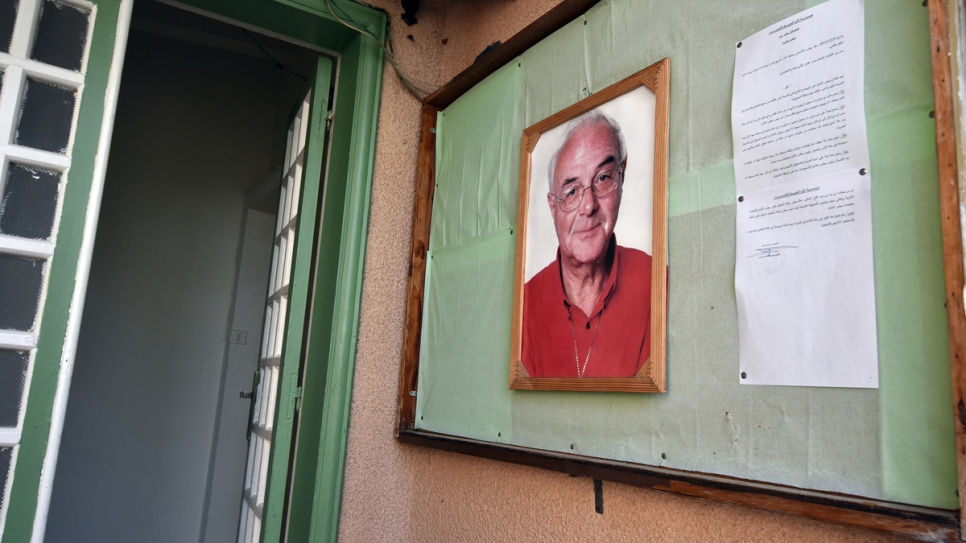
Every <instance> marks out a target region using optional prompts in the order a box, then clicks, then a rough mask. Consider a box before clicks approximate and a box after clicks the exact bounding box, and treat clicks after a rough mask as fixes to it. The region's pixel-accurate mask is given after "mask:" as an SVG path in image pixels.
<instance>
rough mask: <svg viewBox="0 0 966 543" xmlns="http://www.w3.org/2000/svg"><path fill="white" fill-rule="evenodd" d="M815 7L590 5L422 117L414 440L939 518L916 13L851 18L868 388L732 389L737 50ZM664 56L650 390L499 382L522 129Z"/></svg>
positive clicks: (931, 268)
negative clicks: (660, 322)
mask: <svg viewBox="0 0 966 543" xmlns="http://www.w3.org/2000/svg"><path fill="white" fill-rule="evenodd" d="M819 3H821V2H818V1H804V0H797V1H781V2H774V1H771V0H755V1H751V0H748V1H741V2H706V1H698V0H682V1H680V2H672V3H669V2H643V3H642V2H639V1H635V0H603V1H601V2H599V3H597V4H596V5H594V6H593V7H591V8H590V9H589V10H587V11H586V13H583V14H582V15H580V16H578V17H577V18H576V19H574V20H572V21H571V22H569V23H568V24H566V25H564V26H563V27H562V28H560V29H559V30H557V31H556V32H554V33H552V34H550V35H549V36H548V37H546V38H544V39H543V40H542V41H540V42H539V43H536V44H535V45H533V46H532V47H530V48H529V49H527V50H526V51H525V52H523V53H522V54H520V55H519V56H517V57H516V58H514V59H513V60H511V61H510V62H508V63H506V64H505V65H503V66H502V67H501V68H499V69H498V70H496V71H495V72H494V73H492V74H491V75H489V76H488V77H486V78H485V79H483V80H482V81H481V82H479V83H478V84H476V85H475V86H473V87H472V89H470V90H469V91H468V92H465V93H463V94H462V95H461V96H460V97H459V98H458V99H456V100H455V101H454V102H452V103H451V104H449V105H448V106H447V107H445V108H443V109H441V110H439V111H436V110H435V109H432V108H429V109H427V110H426V111H425V112H424V114H425V115H433V116H434V117H435V118H434V119H433V120H434V121H435V132H434V138H435V141H434V149H433V151H434V154H435V160H434V162H433V163H432V164H430V165H426V167H427V168H429V169H430V170H431V171H432V172H434V175H435V179H434V180H433V181H431V183H432V187H431V189H432V190H431V191H430V193H431V194H432V197H431V200H432V201H431V202H429V204H431V216H425V217H417V218H416V220H417V222H418V221H419V220H424V221H428V229H429V238H428V246H427V247H425V253H422V255H423V257H424V258H425V282H424V283H423V284H422V286H421V288H422V305H421V307H420V308H419V310H418V311H417V313H420V315H417V316H418V317H419V318H418V319H416V320H415V322H416V324H417V325H418V328H417V330H418V331H419V334H418V345H417V346H416V349H415V352H417V353H418V360H416V361H414V362H415V363H416V365H415V366H414V370H413V371H414V374H413V375H412V376H411V379H410V380H411V381H414V382H415V386H414V387H412V386H411V385H410V384H408V383H406V382H404V383H403V385H401V386H406V387H407V388H412V390H410V391H408V394H409V396H411V397H412V399H413V400H414V401H415V406H414V416H413V417H412V422H411V428H409V430H411V431H412V432H411V433H412V434H413V435H415V434H419V433H422V434H425V435H434V436H450V437H453V438H460V439H463V440H464V441H465V442H466V443H483V444H489V445H495V446H497V447H500V446H504V450H507V451H517V452H519V451H541V452H542V453H545V454H548V455H550V456H553V457H555V458H556V457H559V458H581V459H583V458H587V459H595V460H599V461H601V462H615V463H618V464H619V465H621V466H637V465H640V466H646V467H649V468H652V469H651V471H650V472H648V473H651V474H663V473H677V472H679V473H695V472H696V473H702V474H710V475H713V476H720V477H725V478H735V479H736V480H748V481H756V482H761V483H765V484H770V485H776V486H777V487H790V488H795V489H801V490H802V491H804V492H805V493H806V494H807V493H809V492H817V493H819V494H817V495H819V496H820V497H821V496H826V495H832V494H841V495H847V496H852V497H856V498H857V499H858V500H861V499H866V500H875V501H880V502H882V503H884V504H890V503H894V504H897V506H898V507H899V508H900V509H902V507H905V506H908V507H906V509H903V510H906V511H920V513H921V515H920V516H921V518H927V519H929V518H932V522H940V523H942V522H946V523H947V524H948V523H949V522H955V511H956V510H958V509H959V498H958V497H957V456H956V443H955V431H954V418H953V410H952V409H951V406H952V405H953V398H952V394H953V393H952V386H951V377H950V346H949V345H950V344H949V335H948V332H947V324H948V323H947V310H946V307H945V302H946V283H945V280H944V261H943V240H942V228H941V223H940V191H939V182H938V176H939V166H938V164H937V148H936V141H937V140H936V121H935V120H934V118H933V117H931V112H933V111H934V109H935V107H936V106H935V105H934V99H933V96H934V94H933V72H932V66H931V57H930V49H931V46H930V15H929V11H930V10H929V9H927V8H926V7H924V6H923V4H921V3H920V2H918V1H916V2H912V1H909V0H882V1H879V0H876V1H867V2H866V4H865V104H866V119H867V132H868V142H869V152H870V156H871V170H872V172H873V173H874V176H873V188H872V216H873V232H874V273H875V289H876V296H875V301H876V319H877V328H878V349H879V378H880V387H879V388H878V389H834V388H804V387H777V386H748V385H741V384H739V377H738V369H737V368H738V326H737V314H736V306H735V288H734V281H735V276H734V263H735V213H736V205H737V201H736V194H735V180H734V167H733V162H732V151H733V146H732V141H731V124H730V123H731V118H730V107H731V85H732V76H733V69H734V59H735V44H736V43H737V42H738V41H740V40H742V39H744V38H746V37H748V36H750V35H751V34H753V33H755V32H757V31H758V30H761V29H763V28H765V27H767V26H769V25H771V24H773V23H775V22H777V21H779V20H781V19H784V18H786V17H789V16H791V15H794V14H795V13H797V12H799V11H802V10H804V9H807V8H809V7H812V6H814V5H817V4H819ZM723 21H725V22H727V23H726V24H722V22H723ZM664 57H668V58H669V59H670V62H671V85H670V86H671V99H670V107H671V114H670V138H669V141H670V143H669V147H670V151H669V181H668V186H669V198H668V206H669V222H668V238H669V242H668V247H669V248H668V268H669V308H668V338H669V339H668V347H667V388H668V392H667V393H666V394H627V393H624V394H621V393H586V392H545V391H539V392H534V391H512V390H509V389H508V387H507V381H508V365H507V359H508V358H507V357H508V353H509V350H510V336H511V315H512V302H513V276H514V275H513V274H514V259H515V250H516V239H515V236H516V234H515V232H514V229H515V225H516V222H517V195H518V182H519V173H518V172H519V164H520V135H521V133H522V131H523V129H524V128H526V127H527V126H530V125H532V124H534V123H535V122H537V121H539V120H541V119H544V118H546V117H548V116H550V115H551V114H553V113H555V112H557V111H559V110H561V109H563V108H565V107H567V106H570V105H571V104H573V103H575V102H577V101H579V100H581V99H583V98H585V97H587V96H588V95H590V94H591V93H595V92H597V91H599V90H601V89H603V88H605V87H607V86H608V85H611V84H613V83H614V82H616V81H619V80H621V79H622V78H624V77H626V76H628V75H630V74H632V73H634V72H637V71H638V70H640V69H642V68H644V67H646V66H648V65H650V64H652V63H654V62H656V61H658V60H660V59H662V58H664ZM418 204H419V202H418V200H417V209H418V208H419V205H418ZM957 220H958V219H957ZM414 258H416V257H414ZM409 328H410V326H409V324H408V323H407V333H409ZM404 373H405V368H404ZM404 381H406V379H405V377H404ZM406 401H411V400H406ZM404 429H405V428H404ZM661 470H668V471H667V472H664V471H661ZM817 499H818V501H821V499H824V498H821V499H819V498H817ZM839 505H841V504H839ZM916 508H922V509H916ZM943 511H947V512H949V514H947V515H944V514H943V513H942V512H943ZM929 515H933V517H935V518H933V517H930V516H929ZM907 516H908V515H907ZM912 517H915V514H912ZM910 518H911V517H910ZM917 518H918V517H917ZM950 519H952V521H951V520H950ZM859 524H861V523H859Z"/></svg>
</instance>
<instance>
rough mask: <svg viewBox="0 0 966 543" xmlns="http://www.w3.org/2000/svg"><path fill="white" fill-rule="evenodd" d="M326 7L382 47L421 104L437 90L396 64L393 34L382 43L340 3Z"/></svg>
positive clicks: (408, 88)
mask: <svg viewBox="0 0 966 543" xmlns="http://www.w3.org/2000/svg"><path fill="white" fill-rule="evenodd" d="M325 6H326V8H328V10H329V13H331V14H332V16H333V17H335V19H336V20H337V21H338V22H339V23H341V24H342V25H343V26H345V27H348V28H351V29H352V30H355V31H356V32H361V33H362V34H363V35H364V36H366V37H367V38H369V39H370V40H372V41H374V42H376V43H377V44H378V45H379V46H380V47H382V49H383V51H385V53H386V62H388V63H389V65H390V66H392V69H393V70H394V71H395V72H396V75H397V76H399V80H400V81H401V82H402V84H403V86H404V87H406V90H408V91H409V92H410V94H412V95H413V96H415V97H416V98H417V99H418V100H419V101H420V102H422V101H423V99H425V98H426V97H427V96H429V95H430V94H432V93H433V91H435V90H436V86H435V85H433V84H431V83H427V82H425V81H420V80H418V79H416V78H414V77H411V76H409V75H406V74H405V73H404V72H403V70H402V68H400V67H399V64H398V63H397V62H396V55H395V52H394V51H393V47H392V32H389V31H387V32H386V43H382V41H380V40H379V38H377V37H376V35H375V34H373V33H372V32H371V31H370V30H369V29H368V28H366V27H365V26H364V25H360V24H358V23H356V21H355V20H353V19H352V16H351V15H349V14H348V13H346V11H345V10H344V9H342V7H341V6H339V4H338V3H336V2H334V1H333V0H325ZM333 6H335V8H336V9H338V10H339V11H340V12H341V13H342V16H339V15H338V14H337V13H336V12H335V9H333ZM390 30H391V29H390Z"/></svg>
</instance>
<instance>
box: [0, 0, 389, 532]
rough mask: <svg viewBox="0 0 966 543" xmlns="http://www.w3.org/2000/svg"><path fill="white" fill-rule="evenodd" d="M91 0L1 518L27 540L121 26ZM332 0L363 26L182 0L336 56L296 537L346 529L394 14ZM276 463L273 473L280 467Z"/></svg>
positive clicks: (299, 6)
mask: <svg viewBox="0 0 966 543" xmlns="http://www.w3.org/2000/svg"><path fill="white" fill-rule="evenodd" d="M93 1H94V3H95V4H96V5H97V10H98V11H97V17H96V20H95V24H94V29H93V33H92V35H91V52H90V57H89V60H88V70H87V78H86V81H85V90H84V96H83V98H82V100H81V106H80V110H79V112H78V124H77V128H76V131H75V138H74V141H75V142H76V143H75V145H74V149H73V153H72V166H71V172H70V182H69V183H68V185H67V189H66V191H65V194H64V204H63V213H62V216H61V222H60V227H59V232H60V233H59V234H58V240H57V251H56V253H55V258H54V260H53V261H52V264H51V268H50V271H49V273H50V276H49V280H48V281H49V282H48V294H47V301H46V304H45V307H44V311H43V316H42V319H43V323H44V324H43V325H44V330H43V332H42V333H41V335H40V341H39V344H38V346H37V352H36V355H35V360H34V368H33V377H32V379H31V383H30V387H29V392H28V395H27V398H28V399H29V401H28V403H27V410H26V413H25V415H24V425H23V434H22V437H21V444H20V449H19V453H18V455H17V460H16V464H15V467H14V469H13V471H12V475H13V477H14V479H13V484H12V488H11V491H10V496H9V500H10V502H9V508H8V511H7V518H6V523H5V527H4V529H3V541H4V542H25V541H30V540H31V536H32V533H33V526H34V521H35V517H36V518H40V519H45V518H46V514H47V512H46V511H40V510H39V508H38V503H39V500H38V488H39V487H40V484H41V477H42V471H43V466H44V459H45V457H46V456H47V454H48V451H47V445H48V440H49V438H50V430H51V418H52V416H53V413H54V403H55V396H56V394H57V389H58V375H59V373H60V371H61V359H62V357H64V356H65V354H64V337H65V334H66V330H67V322H68V318H69V315H70V312H71V301H72V299H73V298H74V294H75V293H74V289H75V277H76V276H77V272H78V260H79V258H80V252H81V245H82V241H83V235H84V222H85V217H86V216H87V213H88V206H89V204H90V191H91V186H92V179H93V174H94V164H95V156H96V155H97V153H98V148H97V146H98V135H99V134H100V133H101V128H102V126H101V125H102V117H103V113H104V101H103V99H102V98H103V96H104V95H105V93H106V89H107V81H108V75H109V72H110V69H111V62H112V56H113V50H114V45H115V43H114V42H115V33H116V31H117V28H118V8H119V4H120V0H93ZM162 1H166V2H168V3H172V4H176V5H177V4H178V2H174V1H169V0H162ZM329 2H331V3H332V4H336V10H337V11H338V12H339V18H341V19H344V20H347V21H350V22H351V24H352V25H354V26H355V27H356V28H359V29H361V31H360V30H356V29H351V28H348V27H346V26H345V25H344V24H343V23H342V22H340V21H339V20H338V19H337V18H336V17H334V16H333V15H332V14H331V13H330V12H329V9H328V8H327V7H326V6H327V2H326V0H183V1H182V2H181V3H180V4H181V5H182V6H183V7H188V8H189V9H191V8H193V10H196V11H201V12H206V13H207V14H211V15H216V16H219V17H220V18H226V19H231V20H234V21H238V22H240V23H243V24H247V25H251V26H254V27H258V28H261V29H265V30H268V31H270V32H274V33H277V34H280V35H283V36H287V37H290V38H293V39H296V40H300V41H303V42H306V43H309V44H313V45H317V46H319V47H322V48H325V49H327V50H329V51H332V52H333V53H334V56H335V57H336V59H335V60H336V62H337V68H336V73H337V79H336V88H335V92H336V94H335V110H334V114H333V117H332V127H331V136H330V137H331V147H330V153H329V164H328V171H327V173H326V176H325V187H324V194H323V196H322V200H321V202H320V204H321V208H322V209H321V210H320V213H319V220H320V221H321V224H320V227H321V229H320V233H319V236H318V238H317V240H316V242H315V246H316V261H317V264H316V269H315V276H314V278H313V279H314V284H315V292H314V295H313V296H314V297H313V300H312V307H311V309H310V311H311V328H310V329H309V330H308V333H309V337H308V339H307V342H306V347H307V350H306V370H305V375H304V382H303V397H302V413H301V420H300V432H301V433H300V435H299V444H298V449H299V451H298V455H299V464H298V465H297V466H296V467H295V470H294V473H293V474H292V477H293V480H294V481H298V482H299V484H297V485H295V487H294V488H293V492H292V495H291V502H290V506H289V507H290V517H289V521H290V526H291V532H290V534H289V539H290V540H292V541H312V542H315V541H319V542H321V541H334V540H336V539H337V538H338V528H339V514H340V511H341V506H342V499H341V497H342V486H343V480H344V468H345V454H346V442H347V430H348V423H349V407H350V402H351V395H352V380H353V375H354V373H355V356H356V340H357V338H358V333H359V307H360V299H361V292H362V271H363V263H364V258H365V246H366V234H367V230H368V223H369V202H370V197H371V191H372V174H373V163H374V161H375V152H376V129H377V122H378V113H379V101H380V92H381V88H382V70H383V49H382V44H383V43H384V40H385V37H386V30H387V25H388V19H387V16H386V14H385V13H384V12H382V11H379V10H376V9H373V8H369V7H366V6H362V5H360V4H356V3H354V2H349V1H347V0H329ZM98 97H100V98H98ZM102 152H106V150H104V151H102ZM319 256H322V257H323V258H319ZM270 469H271V472H272V473H275V471H276V469H275V467H272V468H270ZM286 469H287V466H286ZM308 482H311V483H312V484H311V485H309V484H307V483H308ZM239 506H240V504H239ZM282 520H284V519H280V521H282ZM282 524H283V523H282V522H279V523H278V524H277V525H278V526H282ZM280 535H281V534H280V533H265V534H264V539H263V540H264V541H266V542H276V541H279V538H280Z"/></svg>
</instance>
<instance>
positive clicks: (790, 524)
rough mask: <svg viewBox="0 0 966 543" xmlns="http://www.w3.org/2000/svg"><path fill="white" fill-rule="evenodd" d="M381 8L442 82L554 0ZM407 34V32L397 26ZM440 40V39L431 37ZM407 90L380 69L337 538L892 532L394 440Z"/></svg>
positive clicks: (826, 537) (409, 190)
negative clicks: (598, 482)
mask: <svg viewBox="0 0 966 543" xmlns="http://www.w3.org/2000/svg"><path fill="white" fill-rule="evenodd" d="M372 3H373V4H374V5H376V6H377V7H381V8H383V9H386V10H387V11H388V12H389V13H390V21H391V24H392V26H393V30H392V35H393V40H394V43H395V46H396V51H397V55H398V60H399V64H400V65H401V66H402V67H403V69H404V70H405V71H406V72H407V73H409V74H410V75H414V76H416V77H417V78H419V79H421V80H424V81H427V82H432V83H435V84H440V83H442V82H445V81H448V80H450V79H451V78H452V77H453V76H454V75H456V74H457V73H459V72H460V71H462V70H463V69H465V68H466V67H467V66H469V65H470V64H471V63H472V61H473V59H474V58H475V57H476V55H477V54H478V53H479V52H480V51H481V50H482V49H483V48H484V47H486V46H487V45H488V44H490V43H492V42H493V41H496V40H501V41H505V40H506V39H507V38H509V37H510V36H512V35H513V34H514V33H515V32H517V31H519V30H520V29H522V28H523V27H525V26H526V25H527V24H529V23H530V22H531V21H533V20H534V19H536V18H537V17H539V16H540V15H541V14H543V13H545V12H546V11H547V10H549V9H550V8H551V7H553V6H554V5H555V4H556V3H557V1H556V0H526V1H524V0H516V1H512V0H495V1H493V2H480V1H469V0H449V1H448V2H445V1H443V0H424V1H423V2H422V4H423V6H422V10H421V11H420V12H419V13H418V14H417V18H418V19H419V22H418V24H416V25H414V26H411V27H410V26H406V25H405V23H403V22H402V21H401V20H400V13H401V8H400V5H399V2H396V1H390V0H379V1H375V2H372ZM407 35H412V37H413V39H412V40H410V39H408V38H407ZM443 39H446V42H447V43H446V44H443V43H442V41H443ZM419 108H420V106H419V103H418V101H417V100H416V99H415V98H413V97H412V96H410V95H409V94H408V93H407V92H406V90H405V89H404V88H403V87H402V85H401V84H400V83H399V82H398V80H397V79H396V76H395V74H393V72H392V71H391V70H390V69H388V67H387V70H386V72H385V75H384V79H383V91H382V106H381V111H380V119H379V134H378V140H377V155H376V167H375V176H374V180H373V192H372V212H371V219H370V224H369V238H368V249H367V253H366V263H365V281H364V286H363V298H362V314H361V324H360V331H359V346H358V355H357V360H356V374H355V384H354V390H353V397H352V413H351V419H350V428H349V445H348V458H347V462H346V474H345V489H344V493H343V504H342V518H341V525H340V538H341V540H342V541H347V542H357V541H359V542H370V541H372V542H376V541H387V542H389V541H393V542H395V541H412V542H429V541H441V542H442V541H774V542H791V541H809V542H813V541H859V542H862V541H898V540H900V539H898V538H892V537H889V536H885V535H883V534H880V533H877V532H872V531H866V530H859V529H854V528H846V527H841V526H836V525H832V524H827V523H822V522H816V521H810V520H805V519H800V518H796V517H791V516H786V515H779V514H775V513H768V512H764V511H759V510H755V509H748V508H743V507H738V506H732V505H726V504H720V503H715V502H709V501H703V500H697V499H692V498H683V497H678V496H674V495H668V494H663V493H659V492H655V491H650V490H642V489H638V488H633V487H629V486H625V485H620V484H616V483H610V482H606V481H605V482H604V487H603V488H604V514H603V515H599V514H597V513H595V512H594V492H593V484H592V482H591V481H590V480H589V479H586V478H572V477H569V476H567V475H564V474H560V473H555V472H550V471H544V470H539V469H535V468H529V467H524V466H517V465H513V464H506V463H501V462H495V461H489V460H482V459H478V458H474V457H469V456H463V455H458V454H453V453H446V452H441V451H436V450H431V449H425V448H421V447H412V446H407V445H400V444H398V443H397V442H396V441H395V438H394V434H395V430H394V427H395V410H396V387H397V385H398V373H399V361H400V357H401V348H402V336H403V319H404V315H405V289H406V281H407V274H408V265H409V262H408V259H409V255H408V252H409V243H410V228H411V216H412V198H413V182H414V178H415V166H416V146H417V143H418V133H419V131H418V128H419V126H418V123H419Z"/></svg>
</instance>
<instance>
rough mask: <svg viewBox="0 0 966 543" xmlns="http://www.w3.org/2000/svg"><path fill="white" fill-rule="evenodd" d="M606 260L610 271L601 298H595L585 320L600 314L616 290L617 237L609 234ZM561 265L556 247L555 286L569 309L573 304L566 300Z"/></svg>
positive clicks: (617, 264) (558, 250) (558, 249)
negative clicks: (592, 307) (591, 309)
mask: <svg viewBox="0 0 966 543" xmlns="http://www.w3.org/2000/svg"><path fill="white" fill-rule="evenodd" d="M606 259H607V261H608V262H610V263H611V266H610V271H609V272H608V273H607V280H606V282H605V283H604V290H603V291H601V296H600V297H599V298H597V303H596V304H595V305H594V310H593V311H592V312H591V313H590V315H587V318H592V317H593V316H594V315H596V314H598V313H600V312H601V311H603V310H604V307H606V306H607V302H608V300H609V299H610V297H611V294H613V292H614V289H615V288H617V267H618V266H619V264H620V263H619V261H618V255H617V236H616V235H615V234H611V236H610V243H608V244H607V256H606ZM562 269H563V265H562V264H561V263H560V247H557V279H558V280H557V286H558V287H560V298H561V299H562V300H563V303H564V305H565V306H567V307H571V306H572V305H573V304H572V303H571V301H570V300H568V299H567V293H566V292H564V288H563V278H562V277H561V273H562Z"/></svg>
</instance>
